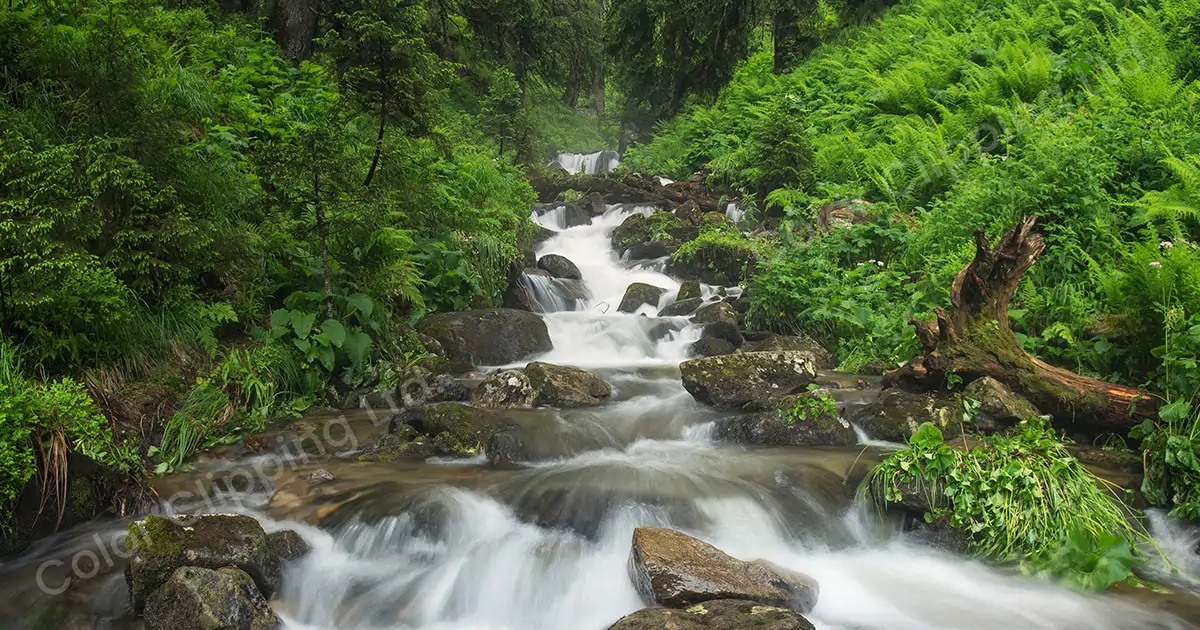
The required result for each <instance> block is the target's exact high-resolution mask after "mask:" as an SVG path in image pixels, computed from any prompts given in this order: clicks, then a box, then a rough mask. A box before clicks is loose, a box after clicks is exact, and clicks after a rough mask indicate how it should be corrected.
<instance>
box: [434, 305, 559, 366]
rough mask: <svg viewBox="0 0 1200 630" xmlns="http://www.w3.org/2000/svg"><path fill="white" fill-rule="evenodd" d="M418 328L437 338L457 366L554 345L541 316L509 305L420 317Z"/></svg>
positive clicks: (514, 357)
mask: <svg viewBox="0 0 1200 630" xmlns="http://www.w3.org/2000/svg"><path fill="white" fill-rule="evenodd" d="M417 327H418V329H419V330H420V331H421V332H423V333H425V334H427V335H429V336H430V337H433V338H434V339H437V341H438V342H439V343H440V344H441V345H442V347H443V348H444V349H445V352H446V356H447V358H448V359H449V360H450V362H451V365H452V366H453V368H454V369H455V370H458V371H460V372H467V371H469V370H470V369H471V368H472V367H473V366H476V365H504V364H507V363H513V362H515V361H519V360H521V359H524V358H526V357H528V356H530V355H533V354H540V353H544V352H549V351H550V350H552V349H553V348H554V345H553V344H552V343H551V342H550V332H549V331H548V330H547V329H546V322H545V321H543V320H542V318H541V317H538V316H537V315H535V314H533V313H530V312H527V311H519V310H515V309H507V308H492V309H475V310H467V311H459V312H457V313H439V314H437V315H431V316H429V317H426V318H425V319H423V320H421V322H420V323H419V324H418V325H417Z"/></svg>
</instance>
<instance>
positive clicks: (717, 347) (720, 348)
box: [688, 338, 737, 357]
mask: <svg viewBox="0 0 1200 630" xmlns="http://www.w3.org/2000/svg"><path fill="white" fill-rule="evenodd" d="M688 351H689V352H690V353H691V355H692V356H694V357H719V356H721V355H725V354H733V353H734V352H737V348H734V347H733V344H731V343H729V342H728V341H725V340H724V339H717V338H707V339H701V340H699V341H697V342H695V343H693V344H692V346H691V347H690V348H689V349H688Z"/></svg>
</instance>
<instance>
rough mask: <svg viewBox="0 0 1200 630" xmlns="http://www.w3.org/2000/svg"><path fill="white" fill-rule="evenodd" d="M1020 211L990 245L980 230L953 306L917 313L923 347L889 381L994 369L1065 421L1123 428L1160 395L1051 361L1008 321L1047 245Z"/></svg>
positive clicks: (968, 377)
mask: <svg viewBox="0 0 1200 630" xmlns="http://www.w3.org/2000/svg"><path fill="white" fill-rule="evenodd" d="M1036 222H1037V217H1028V218H1025V219H1023V220H1022V221H1021V222H1020V223H1018V224H1017V225H1016V226H1015V227H1013V228H1012V229H1010V230H1009V231H1008V232H1007V233H1005V234H1004V236H1002V237H1000V240H999V241H998V242H997V243H996V245H995V246H994V247H993V246H991V245H990V244H989V243H988V239H987V237H986V236H984V234H983V230H976V231H975V259H974V260H972V261H971V263H970V264H968V265H967V266H966V267H965V268H963V270H962V271H960V272H959V274H958V276H957V277H955V278H954V283H953V284H952V285H951V287H950V305H951V307H950V309H949V310H946V309H943V308H940V307H939V308H937V309H935V313H936V315H937V321H936V322H926V321H917V320H913V321H912V322H911V323H912V324H913V325H914V326H915V327H916V329H917V337H918V339H920V341H921V343H922V344H923V345H924V346H925V350H926V354H925V355H924V356H920V357H917V358H915V359H913V360H912V361H909V362H908V363H907V364H905V365H904V366H903V367H901V368H900V369H899V370H898V371H896V372H893V373H892V374H890V375H888V377H887V379H886V381H885V383H886V384H895V385H902V386H908V387H917V388H925V389H932V388H935V387H939V386H941V385H942V384H943V383H945V380H946V377H947V375H948V374H951V373H953V374H956V375H958V376H959V377H961V378H962V379H963V381H964V382H970V381H972V380H975V379H977V378H982V377H984V376H990V377H992V378H995V379H997V380H999V381H1001V382H1003V383H1005V384H1006V385H1008V386H1009V387H1011V388H1012V389H1013V390H1015V391H1018V392H1021V393H1023V394H1024V395H1025V396H1026V397H1027V398H1028V399H1029V400H1030V401H1031V402H1033V403H1034V404H1035V405H1037V407H1038V408H1039V409H1040V410H1042V411H1043V412H1046V413H1050V414H1051V415H1052V416H1054V418H1055V420H1056V422H1058V423H1059V425H1060V426H1062V425H1065V424H1066V423H1071V424H1070V425H1069V426H1070V428H1079V429H1091V430H1094V431H1097V432H1101V433H1102V432H1117V433H1125V432H1127V431H1128V430H1129V429H1131V428H1133V427H1134V426H1136V425H1138V424H1139V423H1140V422H1141V421H1142V420H1143V419H1144V418H1146V417H1151V416H1153V415H1154V414H1155V412H1156V411H1157V409H1158V404H1159V401H1158V400H1157V399H1156V398H1153V397H1150V396H1147V395H1145V394H1143V393H1142V392H1141V391H1139V390H1137V389H1135V388H1132V387H1125V386H1122V385H1115V384H1112V383H1107V382H1104V381H1101V380H1099V379H1095V378H1091V377H1088V376H1083V375H1080V374H1076V373H1074V372H1071V371H1069V370H1065V369H1062V368H1059V367H1055V366H1052V365H1049V364H1047V363H1045V362H1043V361H1041V360H1039V359H1036V358H1034V357H1032V356H1030V355H1029V354H1027V353H1026V352H1025V349H1024V348H1022V347H1021V344H1020V342H1019V341H1018V340H1017V337H1016V335H1014V334H1013V332H1012V329H1011V328H1010V327H1009V323H1008V304H1009V301H1011V300H1012V296H1013V293H1015V292H1016V290H1017V285H1018V284H1020V282H1021V277H1022V276H1023V275H1024V274H1025V272H1026V271H1027V270H1028V269H1029V268H1030V267H1032V266H1033V264H1034V262H1036V261H1037V259H1038V257H1039V256H1040V255H1041V254H1042V252H1043V251H1045V249H1046V244H1045V241H1044V240H1043V239H1042V237H1041V235H1040V234H1037V233H1036V232H1034V229H1033V228H1034V224H1035V223H1036Z"/></svg>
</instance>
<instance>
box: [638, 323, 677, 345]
mask: <svg viewBox="0 0 1200 630" xmlns="http://www.w3.org/2000/svg"><path fill="white" fill-rule="evenodd" d="M681 329H682V327H681V326H679V325H678V324H676V323H674V322H670V321H658V322H656V323H655V324H654V325H652V326H651V327H650V330H649V331H647V332H646V335H647V336H648V337H650V340H651V341H653V342H654V343H658V342H660V341H662V340H663V339H666V338H667V337H668V336H670V335H671V334H673V333H675V332H678V331H679V330H681Z"/></svg>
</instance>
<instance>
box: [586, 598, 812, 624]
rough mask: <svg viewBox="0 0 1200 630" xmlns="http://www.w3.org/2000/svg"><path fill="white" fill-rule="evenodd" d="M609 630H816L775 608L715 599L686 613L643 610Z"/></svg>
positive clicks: (802, 618) (692, 607)
mask: <svg viewBox="0 0 1200 630" xmlns="http://www.w3.org/2000/svg"><path fill="white" fill-rule="evenodd" d="M609 630H815V627H814V626H813V625H812V624H811V623H809V622H808V620H807V619H805V618H804V617H801V616H800V615H798V614H796V613H794V612H792V611H790V610H787V609H784V608H777V607H775V606H764V605H762V604H759V603H756V602H749V601H745V600H740V599H718V600H711V601H707V602H704V603H703V604H696V605H695V606H691V607H689V608H688V609H687V610H672V609H670V608H658V607H655V608H643V609H642V610H639V611H637V612H635V613H631V614H629V615H626V616H624V617H622V618H621V619H620V621H617V623H615V624H613V625H611V626H609Z"/></svg>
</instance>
